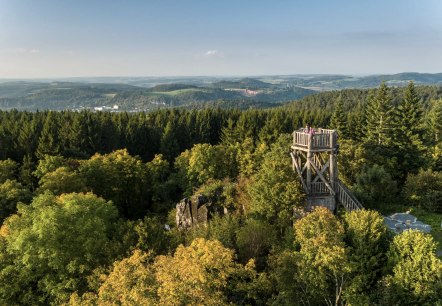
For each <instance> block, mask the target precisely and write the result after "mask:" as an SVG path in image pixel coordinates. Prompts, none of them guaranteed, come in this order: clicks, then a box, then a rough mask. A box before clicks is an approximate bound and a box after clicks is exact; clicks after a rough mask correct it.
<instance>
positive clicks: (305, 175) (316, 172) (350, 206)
mask: <svg viewBox="0 0 442 306" xmlns="http://www.w3.org/2000/svg"><path fill="white" fill-rule="evenodd" d="M338 151H339V145H338V133H337V131H336V130H329V129H322V128H318V129H313V128H306V129H299V130H296V131H294V132H293V143H292V146H291V153H290V155H291V157H292V166H293V171H295V172H296V173H297V174H298V176H299V178H300V181H301V184H302V187H303V189H304V192H305V193H306V194H307V209H308V210H311V209H312V208H313V207H314V206H325V207H327V208H329V209H330V210H332V211H336V210H337V204H342V205H343V206H344V208H345V209H347V210H355V209H361V208H362V205H361V203H359V201H358V200H357V199H356V197H355V196H354V195H353V194H352V193H351V192H350V190H349V189H348V188H347V187H346V186H345V185H344V184H343V183H342V182H341V181H340V180H339V179H338V165H337V155H338Z"/></svg>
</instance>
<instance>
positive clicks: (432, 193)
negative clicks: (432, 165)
mask: <svg viewBox="0 0 442 306" xmlns="http://www.w3.org/2000/svg"><path fill="white" fill-rule="evenodd" d="M404 195H405V197H406V198H407V199H408V200H409V201H410V203H412V204H414V205H416V206H418V207H423V208H425V209H427V210H429V211H433V212H438V213H442V172H433V171H431V170H426V171H425V170H421V171H420V172H419V173H418V174H409V175H408V178H407V181H406V183H405V187H404Z"/></svg>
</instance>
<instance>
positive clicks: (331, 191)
mask: <svg viewBox="0 0 442 306" xmlns="http://www.w3.org/2000/svg"><path fill="white" fill-rule="evenodd" d="M310 164H311V166H312V167H313V169H314V170H315V171H316V173H317V174H318V176H319V178H320V179H321V180H322V181H323V182H324V183H325V186H327V188H328V189H329V190H330V193H331V194H332V195H335V194H336V193H335V191H334V189H333V188H332V186H331V185H330V184H329V183H328V182H327V180H326V179H325V178H324V176H323V175H322V174H321V173H320V171H319V169H318V168H316V165H315V164H314V163H310ZM307 183H309V182H308V181H307Z"/></svg>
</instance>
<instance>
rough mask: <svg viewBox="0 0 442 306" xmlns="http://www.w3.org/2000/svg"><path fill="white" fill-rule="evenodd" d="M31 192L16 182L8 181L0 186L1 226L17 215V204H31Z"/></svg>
mask: <svg viewBox="0 0 442 306" xmlns="http://www.w3.org/2000/svg"><path fill="white" fill-rule="evenodd" d="M31 198H32V196H31V192H30V191H29V190H28V189H27V188H25V187H23V185H22V184H20V183H19V182H17V181H16V180H9V179H8V180H6V181H5V182H3V183H2V184H0V224H1V223H3V220H4V219H5V218H7V217H8V216H10V215H11V214H13V213H15V208H16V206H17V203H19V202H24V203H29V202H30V200H31Z"/></svg>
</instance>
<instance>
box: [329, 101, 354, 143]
mask: <svg viewBox="0 0 442 306" xmlns="http://www.w3.org/2000/svg"><path fill="white" fill-rule="evenodd" d="M330 125H331V127H332V128H333V129H335V130H337V131H338V132H339V134H340V135H341V136H342V137H343V138H347V137H348V136H349V131H348V124H347V115H346V114H345V112H344V103H343V101H342V97H341V96H339V98H338V100H337V101H336V104H335V111H334V112H333V115H332V117H331V122H330Z"/></svg>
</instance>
